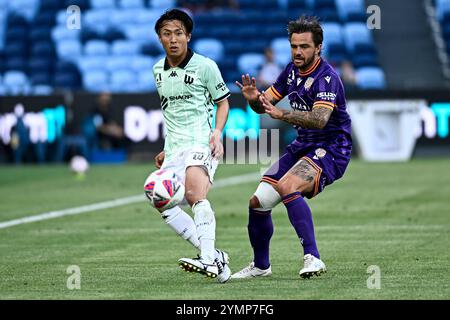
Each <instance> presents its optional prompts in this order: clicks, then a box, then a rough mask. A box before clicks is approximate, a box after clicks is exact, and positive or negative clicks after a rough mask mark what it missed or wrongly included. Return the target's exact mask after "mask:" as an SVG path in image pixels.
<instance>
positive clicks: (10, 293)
mask: <svg viewBox="0 0 450 320" xmlns="http://www.w3.org/2000/svg"><path fill="white" fill-rule="evenodd" d="M449 163H450V161H449V159H422V160H413V161H411V162H409V163H383V164H374V163H366V162H362V161H358V160H353V161H352V162H351V164H350V166H349V168H348V170H347V172H346V174H345V175H344V177H343V178H342V179H341V180H339V181H337V182H335V183H334V184H333V185H331V186H328V187H327V188H326V190H325V191H324V192H323V193H322V194H320V195H319V196H317V197H316V198H315V199H313V200H309V201H308V203H309V205H310V206H311V208H312V211H313V217H314V221H315V227H316V237H317V242H318V246H319V250H320V252H321V255H322V259H323V261H324V262H325V263H326V265H327V267H328V272H327V273H326V274H325V275H323V276H321V277H314V278H312V279H309V280H302V279H300V278H299V276H298V271H299V269H300V266H301V257H302V251H301V249H300V245H299V240H298V238H297V237H296V234H295V232H294V229H293V228H292V227H291V225H290V223H289V220H288V217H287V214H286V210H285V208H284V206H282V205H280V206H278V207H277V208H276V209H275V210H274V211H273V218H274V225H275V232H274V236H273V238H272V242H271V263H272V270H273V275H272V276H271V277H268V278H263V279H250V280H241V281H229V282H228V283H226V284H219V283H217V282H216V281H215V280H211V279H206V278H204V277H203V276H201V275H199V274H192V273H185V272H183V271H181V270H180V269H179V268H178V265H177V260H178V258H180V257H183V256H188V257H191V256H192V257H195V256H196V251H195V250H194V249H193V248H192V247H191V246H190V245H189V244H188V243H186V242H185V241H183V240H182V239H181V238H179V237H177V236H176V235H175V234H174V233H173V232H172V231H171V230H170V229H169V228H168V227H167V226H166V225H165V223H164V222H163V221H162V219H161V218H160V217H159V214H158V213H156V211H153V210H152V209H151V208H150V206H149V205H148V204H147V203H146V202H144V201H143V202H139V203H135V204H130V205H125V206H121V207H116V208H111V209H104V210H99V211H93V212H88V213H82V214H79V215H73V216H66V217H61V218H56V219H50V220H45V221H40V222H34V223H28V224H22V225H18V226H13V227H9V228H4V229H0V299H161V300H163V299H202V300H206V299H211V300H219V299H227V300H229V299H250V300H251V299H274V300H277V299H283V300H285V299H295V300H300V299H449V298H450V273H449V270H450V256H449V254H450V251H449V248H450V183H449V182H450V167H449ZM152 170H153V167H152V165H151V164H149V165H137V164H127V165H123V166H93V167H92V168H91V170H90V171H89V173H88V175H87V177H86V179H84V180H82V181H79V180H76V179H74V177H73V176H72V174H71V173H70V172H69V170H68V168H67V167H66V166H23V167H0V223H1V222H5V221H8V220H12V219H17V218H23V217H26V216H31V215H35V214H40V213H44V212H48V211H52V210H61V209H65V208H71V207H77V206H82V205H86V204H92V203H96V202H101V201H107V200H112V199H116V198H121V197H126V196H132V195H136V194H140V193H142V185H143V181H144V180H145V178H146V176H147V174H148V173H149V172H150V171H152ZM258 171H259V167H257V166H243V165H240V166H237V165H222V166H220V167H219V169H218V172H217V175H216V180H219V179H222V178H225V177H228V176H236V175H241V174H245V173H248V172H258ZM257 184H258V181H257V179H255V180H253V181H248V180H247V181H244V182H243V183H242V184H239V185H235V186H232V187H226V188H220V189H215V190H214V189H213V190H212V191H211V192H210V195H209V199H210V201H211V203H212V205H213V207H214V209H215V211H216V221H217V229H216V232H217V241H216V243H217V247H219V248H221V249H224V250H226V251H227V252H228V253H229V254H230V259H231V260H230V267H231V269H232V271H234V272H235V271H238V270H239V269H241V268H242V267H244V266H246V265H247V264H248V263H249V262H250V261H251V259H252V250H251V247H250V244H249V241H248V236H247V228H246V225H247V203H248V198H249V197H250V196H251V195H252V193H253V191H254V189H255V188H256V186H257ZM71 265H77V266H79V268H80V271H81V278H80V279H81V282H80V284H81V288H80V289H79V290H77V289H75V290H69V289H68V288H67V285H66V283H67V279H68V277H69V276H70V274H68V273H67V268H68V267H69V266H71ZM370 266H377V267H379V269H380V271H381V273H380V285H381V286H380V289H369V288H368V285H367V283H368V279H369V277H371V276H372V277H373V274H371V273H370V272H369V273H368V269H369V270H370ZM369 283H371V282H370V279H369Z"/></svg>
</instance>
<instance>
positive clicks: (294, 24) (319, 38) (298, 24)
mask: <svg viewBox="0 0 450 320" xmlns="http://www.w3.org/2000/svg"><path fill="white" fill-rule="evenodd" d="M287 31H288V34H289V40H291V38H292V34H293V33H305V32H311V33H312V38H313V41H314V45H315V46H316V47H317V46H319V44H322V42H323V30H322V26H321V25H320V23H319V19H318V18H317V17H313V16H301V17H300V18H299V19H298V20H295V21H290V22H289V23H288V26H287Z"/></svg>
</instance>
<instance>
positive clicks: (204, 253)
mask: <svg viewBox="0 0 450 320" xmlns="http://www.w3.org/2000/svg"><path fill="white" fill-rule="evenodd" d="M192 211H193V212H194V221H195V225H196V227H197V235H198V239H199V241H200V251H201V253H200V255H201V257H202V259H203V260H204V261H206V262H207V263H208V262H210V263H212V262H213V261H214V258H215V255H216V252H215V247H214V242H215V239H216V218H215V216H214V211H213V210H212V208H211V204H210V203H209V201H208V200H206V199H204V200H199V201H197V202H196V203H195V204H194V205H193V206H192Z"/></svg>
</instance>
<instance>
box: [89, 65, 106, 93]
mask: <svg viewBox="0 0 450 320" xmlns="http://www.w3.org/2000/svg"><path fill="white" fill-rule="evenodd" d="M83 87H84V88H85V89H86V90H88V91H91V92H102V91H107V90H109V86H108V74H107V73H106V72H105V71H100V70H94V71H88V72H85V73H84V74H83Z"/></svg>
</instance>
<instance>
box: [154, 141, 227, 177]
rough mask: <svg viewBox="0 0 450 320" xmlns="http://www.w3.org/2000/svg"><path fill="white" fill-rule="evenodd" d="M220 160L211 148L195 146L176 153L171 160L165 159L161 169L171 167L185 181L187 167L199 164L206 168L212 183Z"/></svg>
mask: <svg viewBox="0 0 450 320" xmlns="http://www.w3.org/2000/svg"><path fill="white" fill-rule="evenodd" d="M218 165H219V161H218V160H217V159H214V158H213V157H212V155H211V150H210V149H209V148H205V147H193V148H191V149H185V150H183V151H180V152H179V153H177V154H175V155H174V156H173V157H172V159H171V160H168V161H164V162H163V164H162V166H161V169H170V170H172V171H173V172H175V173H176V174H177V175H178V176H179V177H180V179H182V180H183V181H184V180H185V178H186V169H187V168H188V167H192V166H198V167H202V168H204V169H205V171H206V173H207V174H208V176H209V181H210V182H211V184H212V183H213V180H214V173H215V172H216V169H217V166H218Z"/></svg>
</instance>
